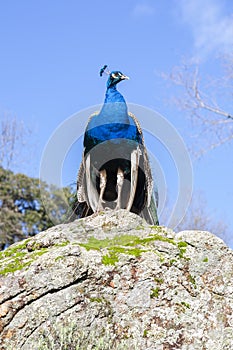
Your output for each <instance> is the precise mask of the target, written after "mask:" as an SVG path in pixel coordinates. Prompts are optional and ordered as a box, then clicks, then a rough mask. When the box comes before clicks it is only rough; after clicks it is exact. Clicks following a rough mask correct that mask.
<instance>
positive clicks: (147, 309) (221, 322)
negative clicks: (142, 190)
mask: <svg viewBox="0 0 233 350" xmlns="http://www.w3.org/2000/svg"><path fill="white" fill-rule="evenodd" d="M0 258H1V260H0V317H1V319H0V336H1V338H0V349H17V350H18V349H23V350H34V349H35V350H38V349H56V350H59V349H143V350H146V349H148V350H149V349H150V350H152V349H155V350H167V349H177V350H178V349H179V350H180V349H181V350H185V349H190V350H195V349H197V350H201V349H203V350H213V349H214V350H223V349H224V350H226V349H233V252H232V251H231V250H230V249H229V248H227V247H226V245H225V244H224V243H223V241H222V240H220V239H219V238H217V237H215V236H214V235H212V234H210V233H208V232H200V231H183V232H180V233H178V234H175V233H174V232H173V231H171V230H170V229H167V228H163V227H157V226H149V225H147V224H146V223H145V222H144V221H143V220H142V219H141V218H140V217H139V216H136V215H134V214H132V213H128V212H126V211H124V210H120V211H117V212H113V211H106V212H104V213H100V214H99V215H93V216H91V217H88V218H85V219H81V220H76V221H74V222H72V223H69V224H62V225H58V226H55V227H53V228H51V229H49V230H47V231H45V232H42V233H40V234H38V235H37V236H35V237H33V238H30V239H28V240H25V241H22V242H19V243H18V244H14V245H12V246H11V247H9V248H8V249H7V250H6V251H4V252H2V253H1V256H0Z"/></svg>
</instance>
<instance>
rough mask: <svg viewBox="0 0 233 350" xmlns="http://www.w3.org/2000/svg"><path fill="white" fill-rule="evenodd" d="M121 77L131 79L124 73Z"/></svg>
mask: <svg viewBox="0 0 233 350" xmlns="http://www.w3.org/2000/svg"><path fill="white" fill-rule="evenodd" d="M121 79H127V80H129V77H127V75H124V74H123V75H122V76H121Z"/></svg>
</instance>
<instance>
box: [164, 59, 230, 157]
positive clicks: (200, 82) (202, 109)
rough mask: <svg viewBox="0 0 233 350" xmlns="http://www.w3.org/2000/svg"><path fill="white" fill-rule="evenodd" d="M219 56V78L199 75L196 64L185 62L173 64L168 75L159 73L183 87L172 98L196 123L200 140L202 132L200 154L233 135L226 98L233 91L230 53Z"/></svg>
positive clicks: (228, 139)
mask: <svg viewBox="0 0 233 350" xmlns="http://www.w3.org/2000/svg"><path fill="white" fill-rule="evenodd" d="M222 59H223V62H224V72H225V74H224V75H222V77H221V78H218V79H214V78H212V77H211V79H207V78H204V77H203V76H202V79H201V73H200V69H199V66H198V65H188V64H186V63H185V64H183V65H182V66H180V67H174V69H173V70H172V72H171V73H170V74H169V75H166V74H162V77H163V78H164V79H167V80H168V81H170V82H172V83H173V84H175V85H177V86H179V87H181V88H182V89H183V93H182V97H176V98H175V99H173V101H174V102H175V103H176V105H177V106H178V108H179V109H181V110H184V111H186V112H187V115H188V119H189V120H190V121H191V123H192V125H193V126H195V134H196V138H197V137H198V139H199V140H202V139H203V136H204V142H201V148H202V149H201V151H199V152H198V153H199V155H202V154H203V153H205V152H206V151H207V150H210V149H213V148H215V147H218V146H220V145H222V144H224V143H226V142H229V141H231V140H232V138H233V137H232V135H233V111H229V108H230V106H232V103H229V102H228V100H227V96H230V95H231V94H232V91H233V68H232V67H233V55H232V56H230V57H229V56H228V57H227V58H226V57H225V58H222ZM206 81H207V83H206ZM204 82H205V84H204ZM203 91H205V93H203ZM230 98H231V97H230ZM217 100H218V102H217ZM220 105H222V107H220ZM196 144H197V143H196ZM199 146H200V142H199Z"/></svg>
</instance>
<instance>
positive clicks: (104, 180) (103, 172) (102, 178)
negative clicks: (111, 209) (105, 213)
mask: <svg viewBox="0 0 233 350" xmlns="http://www.w3.org/2000/svg"><path fill="white" fill-rule="evenodd" d="M106 184H107V173H106V170H105V169H103V170H100V196H99V202H98V208H97V210H98V211H99V210H103V205H102V202H103V195H104V191H105V187H106Z"/></svg>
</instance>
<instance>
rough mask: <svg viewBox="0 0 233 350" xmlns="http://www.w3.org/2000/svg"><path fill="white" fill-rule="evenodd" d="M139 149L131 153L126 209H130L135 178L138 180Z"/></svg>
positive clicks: (134, 189) (133, 194) (134, 191)
mask: <svg viewBox="0 0 233 350" xmlns="http://www.w3.org/2000/svg"><path fill="white" fill-rule="evenodd" d="M140 154H141V152H140V149H139V148H137V149H135V150H134V151H133V152H132V153H131V185H130V195H129V200H128V204H127V207H126V210H128V211H130V209H131V207H132V205H133V201H134V197H135V193H136V188H137V180H138V165H139V157H140Z"/></svg>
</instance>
